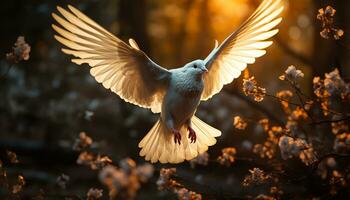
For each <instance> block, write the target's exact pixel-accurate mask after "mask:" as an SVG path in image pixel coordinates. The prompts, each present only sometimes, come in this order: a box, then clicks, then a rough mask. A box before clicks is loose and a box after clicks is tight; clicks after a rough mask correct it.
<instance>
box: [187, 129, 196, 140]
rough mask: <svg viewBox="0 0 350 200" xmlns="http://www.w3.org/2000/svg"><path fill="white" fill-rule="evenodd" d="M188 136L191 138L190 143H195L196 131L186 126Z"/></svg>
mask: <svg viewBox="0 0 350 200" xmlns="http://www.w3.org/2000/svg"><path fill="white" fill-rule="evenodd" d="M187 129H188V133H189V134H188V138H189V139H191V143H195V142H196V140H197V135H196V132H195V131H194V130H193V129H192V128H191V127H188V128H187Z"/></svg>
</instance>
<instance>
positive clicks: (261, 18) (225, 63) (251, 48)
mask: <svg viewBox="0 0 350 200" xmlns="http://www.w3.org/2000/svg"><path fill="white" fill-rule="evenodd" d="M282 11H283V5H282V3H281V0H264V1H263V2H262V3H261V4H260V6H259V7H258V8H257V10H256V11H255V12H254V13H253V14H252V15H251V16H250V17H249V18H248V20H246V21H245V22H244V23H243V25H242V26H241V27H240V28H238V30H237V31H235V32H233V33H232V34H231V35H230V36H229V37H227V38H226V39H225V41H224V42H223V43H222V44H221V45H220V46H219V47H218V48H214V50H213V51H212V52H211V53H210V54H209V56H208V57H207V58H206V59H205V63H206V64H205V65H206V67H207V69H208V70H209V73H208V74H206V75H204V84H205V85H204V91H203V93H202V97H201V100H207V99H209V98H211V97H212V96H213V95H215V94H216V93H218V92H220V90H221V89H222V87H223V86H224V85H225V84H228V83H231V82H232V81H233V79H235V78H237V77H239V75H240V74H241V71H243V70H244V69H245V68H246V67H247V64H252V63H254V62H255V59H256V58H258V57H260V56H263V55H264V54H265V53H266V51H265V50H264V49H265V48H267V47H269V46H270V45H271V44H272V41H266V40H267V39H270V38H271V37H272V36H274V35H275V34H277V33H278V30H277V29H273V28H275V27H276V26H277V25H278V24H279V23H280V22H281V21H282V18H278V16H279V15H280V14H281V12H282Z"/></svg>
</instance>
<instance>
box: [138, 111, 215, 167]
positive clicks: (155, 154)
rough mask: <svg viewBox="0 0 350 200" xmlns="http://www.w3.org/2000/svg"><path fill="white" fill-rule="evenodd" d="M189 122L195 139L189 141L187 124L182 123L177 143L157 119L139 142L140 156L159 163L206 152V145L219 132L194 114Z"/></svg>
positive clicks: (174, 161)
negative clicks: (179, 140) (192, 141)
mask: <svg viewBox="0 0 350 200" xmlns="http://www.w3.org/2000/svg"><path fill="white" fill-rule="evenodd" d="M191 122H192V123H191V124H192V129H193V130H194V131H195V132H196V135H197V141H196V142H195V143H191V141H190V139H189V138H188V130H187V126H186V125H184V126H182V127H181V129H180V133H181V144H180V145H179V144H175V142H174V134H172V133H171V132H170V131H169V130H168V128H167V127H166V125H165V124H164V123H163V122H162V121H161V120H158V121H157V122H156V123H155V125H154V126H153V127H152V129H151V130H150V131H149V132H148V133H147V135H146V136H145V137H144V138H143V139H142V140H141V142H140V143H139V147H140V148H141V151H140V156H145V159H146V160H147V161H150V162H152V163H155V162H158V161H159V162H161V163H180V162H183V161H185V160H191V159H193V158H195V157H197V156H198V155H199V154H201V153H204V152H206V151H207V150H208V146H212V145H214V144H215V143H216V139H215V137H218V136H220V135H221V132H220V131H219V130H217V129H215V128H213V127H211V126H209V125H208V124H206V123H205V122H203V121H201V120H200V119H199V118H197V117H196V116H193V117H192V119H191Z"/></svg>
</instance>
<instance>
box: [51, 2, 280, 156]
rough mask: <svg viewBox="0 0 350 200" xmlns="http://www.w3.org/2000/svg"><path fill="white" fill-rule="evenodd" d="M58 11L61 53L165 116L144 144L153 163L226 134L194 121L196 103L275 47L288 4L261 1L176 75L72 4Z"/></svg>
mask: <svg viewBox="0 0 350 200" xmlns="http://www.w3.org/2000/svg"><path fill="white" fill-rule="evenodd" d="M57 9H58V11H59V12H60V13H61V14H62V16H63V18H62V17H60V16H58V15H56V14H55V13H53V14H52V16H53V18H54V19H55V20H56V21H57V22H58V23H59V24H60V25H61V27H59V26H56V25H52V27H53V29H54V30H55V31H56V32H57V33H58V34H59V35H55V38H56V39H57V40H58V41H59V42H61V43H62V44H64V45H65V46H66V47H68V48H64V49H62V51H63V52H64V53H66V54H71V55H73V56H75V59H72V62H74V63H76V64H78V65H81V64H83V63H87V64H89V65H90V66H91V69H90V74H91V75H92V76H94V77H95V79H96V81H98V82H99V83H102V85H103V86H104V87H105V88H107V89H110V90H111V91H113V92H114V93H116V94H117V95H119V96H120V97H121V98H122V99H124V100H125V101H127V102H130V103H133V104H135V105H138V106H140V107H143V108H149V109H151V110H152V112H154V113H161V116H160V119H159V120H158V121H157V122H156V124H155V125H154V126H153V128H152V129H151V130H150V131H149V132H148V133H147V135H146V136H145V137H144V138H143V139H142V140H141V142H140V143H139V147H140V148H141V151H140V155H141V156H145V159H146V160H149V161H151V162H157V161H160V162H162V163H179V162H183V161H184V160H191V159H193V158H195V157H196V156H197V155H199V154H201V153H203V152H205V151H207V150H208V147H209V146H212V145H214V144H215V143H216V139H215V137H218V136H220V135H221V132H220V131H219V130H217V129H215V128H213V127H211V126H209V125H208V124H206V123H204V122H202V121H201V120H200V119H198V118H197V117H196V116H194V114H195V112H196V109H197V106H198V105H199V103H200V101H206V100H208V99H210V98H211V97H212V96H213V95H215V94H217V93H218V92H220V90H221V89H222V87H223V86H224V85H225V84H229V83H231V82H232V81H233V80H234V79H235V78H237V77H238V76H239V75H240V74H241V71H242V70H244V69H245V68H246V67H247V64H252V63H254V62H255V59H256V58H258V57H260V56H262V55H264V54H265V53H266V51H265V50H264V49H265V48H267V47H268V46H270V45H271V44H272V42H271V41H267V40H268V39H270V38H271V37H272V36H274V35H275V34H277V33H278V30H277V29H274V28H275V27H276V26H277V25H278V24H279V23H280V22H281V20H282V18H280V17H279V15H280V13H281V12H282V10H283V6H282V5H281V0H264V1H263V2H262V3H261V4H260V6H259V7H258V8H257V10H256V11H255V12H254V13H253V14H252V15H251V17H249V18H248V20H247V21H245V22H244V23H243V24H242V26H240V27H239V28H238V29H237V31H236V32H234V33H232V34H231V35H230V36H229V37H227V38H226V39H225V41H223V42H222V43H221V44H220V46H218V45H217V43H216V46H215V48H214V49H213V51H212V52H211V53H210V54H209V56H208V57H207V58H206V59H205V60H196V61H193V62H190V63H188V64H186V65H185V66H184V67H182V68H178V69H173V70H167V69H165V68H163V67H161V66H159V65H157V64H156V63H154V62H153V61H152V60H151V59H150V58H148V56H147V55H146V54H145V53H144V52H143V51H141V50H140V48H139V46H138V45H137V43H136V42H135V41H134V40H132V39H130V40H129V45H128V44H126V43H125V42H123V41H122V40H120V39H119V38H117V37H116V36H114V35H113V34H112V33H110V32H108V31H107V30H106V29H104V28H103V27H101V26H100V25H98V24H97V23H96V22H94V21H93V20H92V19H90V18H89V17H87V16H86V15H85V14H83V13H82V12H80V11H79V10H78V9H76V8H74V7H73V6H68V9H69V10H65V9H63V8H61V7H57ZM204 72H207V73H204ZM187 135H189V138H190V139H189V138H187ZM179 138H180V139H179ZM180 140H181V142H180ZM174 141H175V142H174ZM193 141H195V142H194V143H193ZM176 142H177V143H176Z"/></svg>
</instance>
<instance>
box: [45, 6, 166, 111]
mask: <svg viewBox="0 0 350 200" xmlns="http://www.w3.org/2000/svg"><path fill="white" fill-rule="evenodd" d="M68 8H69V10H70V12H69V11H67V10H65V9H63V8H61V7H57V9H58V11H59V12H60V13H61V14H62V15H63V17H64V18H65V19H63V18H61V17H59V16H58V15H56V14H55V13H53V14H52V16H53V18H54V19H55V20H56V21H57V22H58V23H59V24H60V25H62V27H63V28H60V27H58V26H56V25H52V27H53V29H54V30H56V32H57V33H59V34H60V35H61V36H57V35H55V38H56V39H57V40H58V41H59V42H61V43H62V44H63V45H65V46H66V47H68V48H69V49H62V51H63V52H64V53H66V54H71V55H73V56H75V57H77V59H72V62H74V63H76V64H78V65H80V64H82V63H87V64H89V65H90V66H91V70H90V73H91V75H92V76H94V77H95V79H96V80H97V81H98V82H99V83H102V84H103V86H104V87H105V88H107V89H110V90H112V91H113V92H114V93H116V94H118V95H119V96H120V97H121V98H122V99H124V100H125V101H127V102H130V103H133V104H135V105H138V106H140V107H144V108H150V109H151V110H152V111H153V112H155V113H156V112H160V111H161V103H162V100H163V97H164V95H165V92H166V87H167V84H168V81H169V77H170V72H169V71H168V70H166V69H164V68H162V67H160V66H159V65H157V64H155V63H154V62H153V61H152V60H150V59H149V58H148V57H147V55H146V54H145V53H144V52H143V51H141V50H140V49H139V47H138V46H137V44H136V42H135V41H134V40H132V39H130V40H129V43H130V45H131V46H129V45H127V44H126V43H124V42H123V41H121V40H120V39H119V38H117V37H116V36H114V35H113V34H111V33H109V32H108V31H106V30H105V29H104V28H102V27H101V26H99V25H98V24H97V23H96V22H94V21H93V20H91V19H90V18H89V17H87V16H86V15H84V14H83V13H82V12H80V11H79V10H77V9H76V8H74V7H72V6H68Z"/></svg>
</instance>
